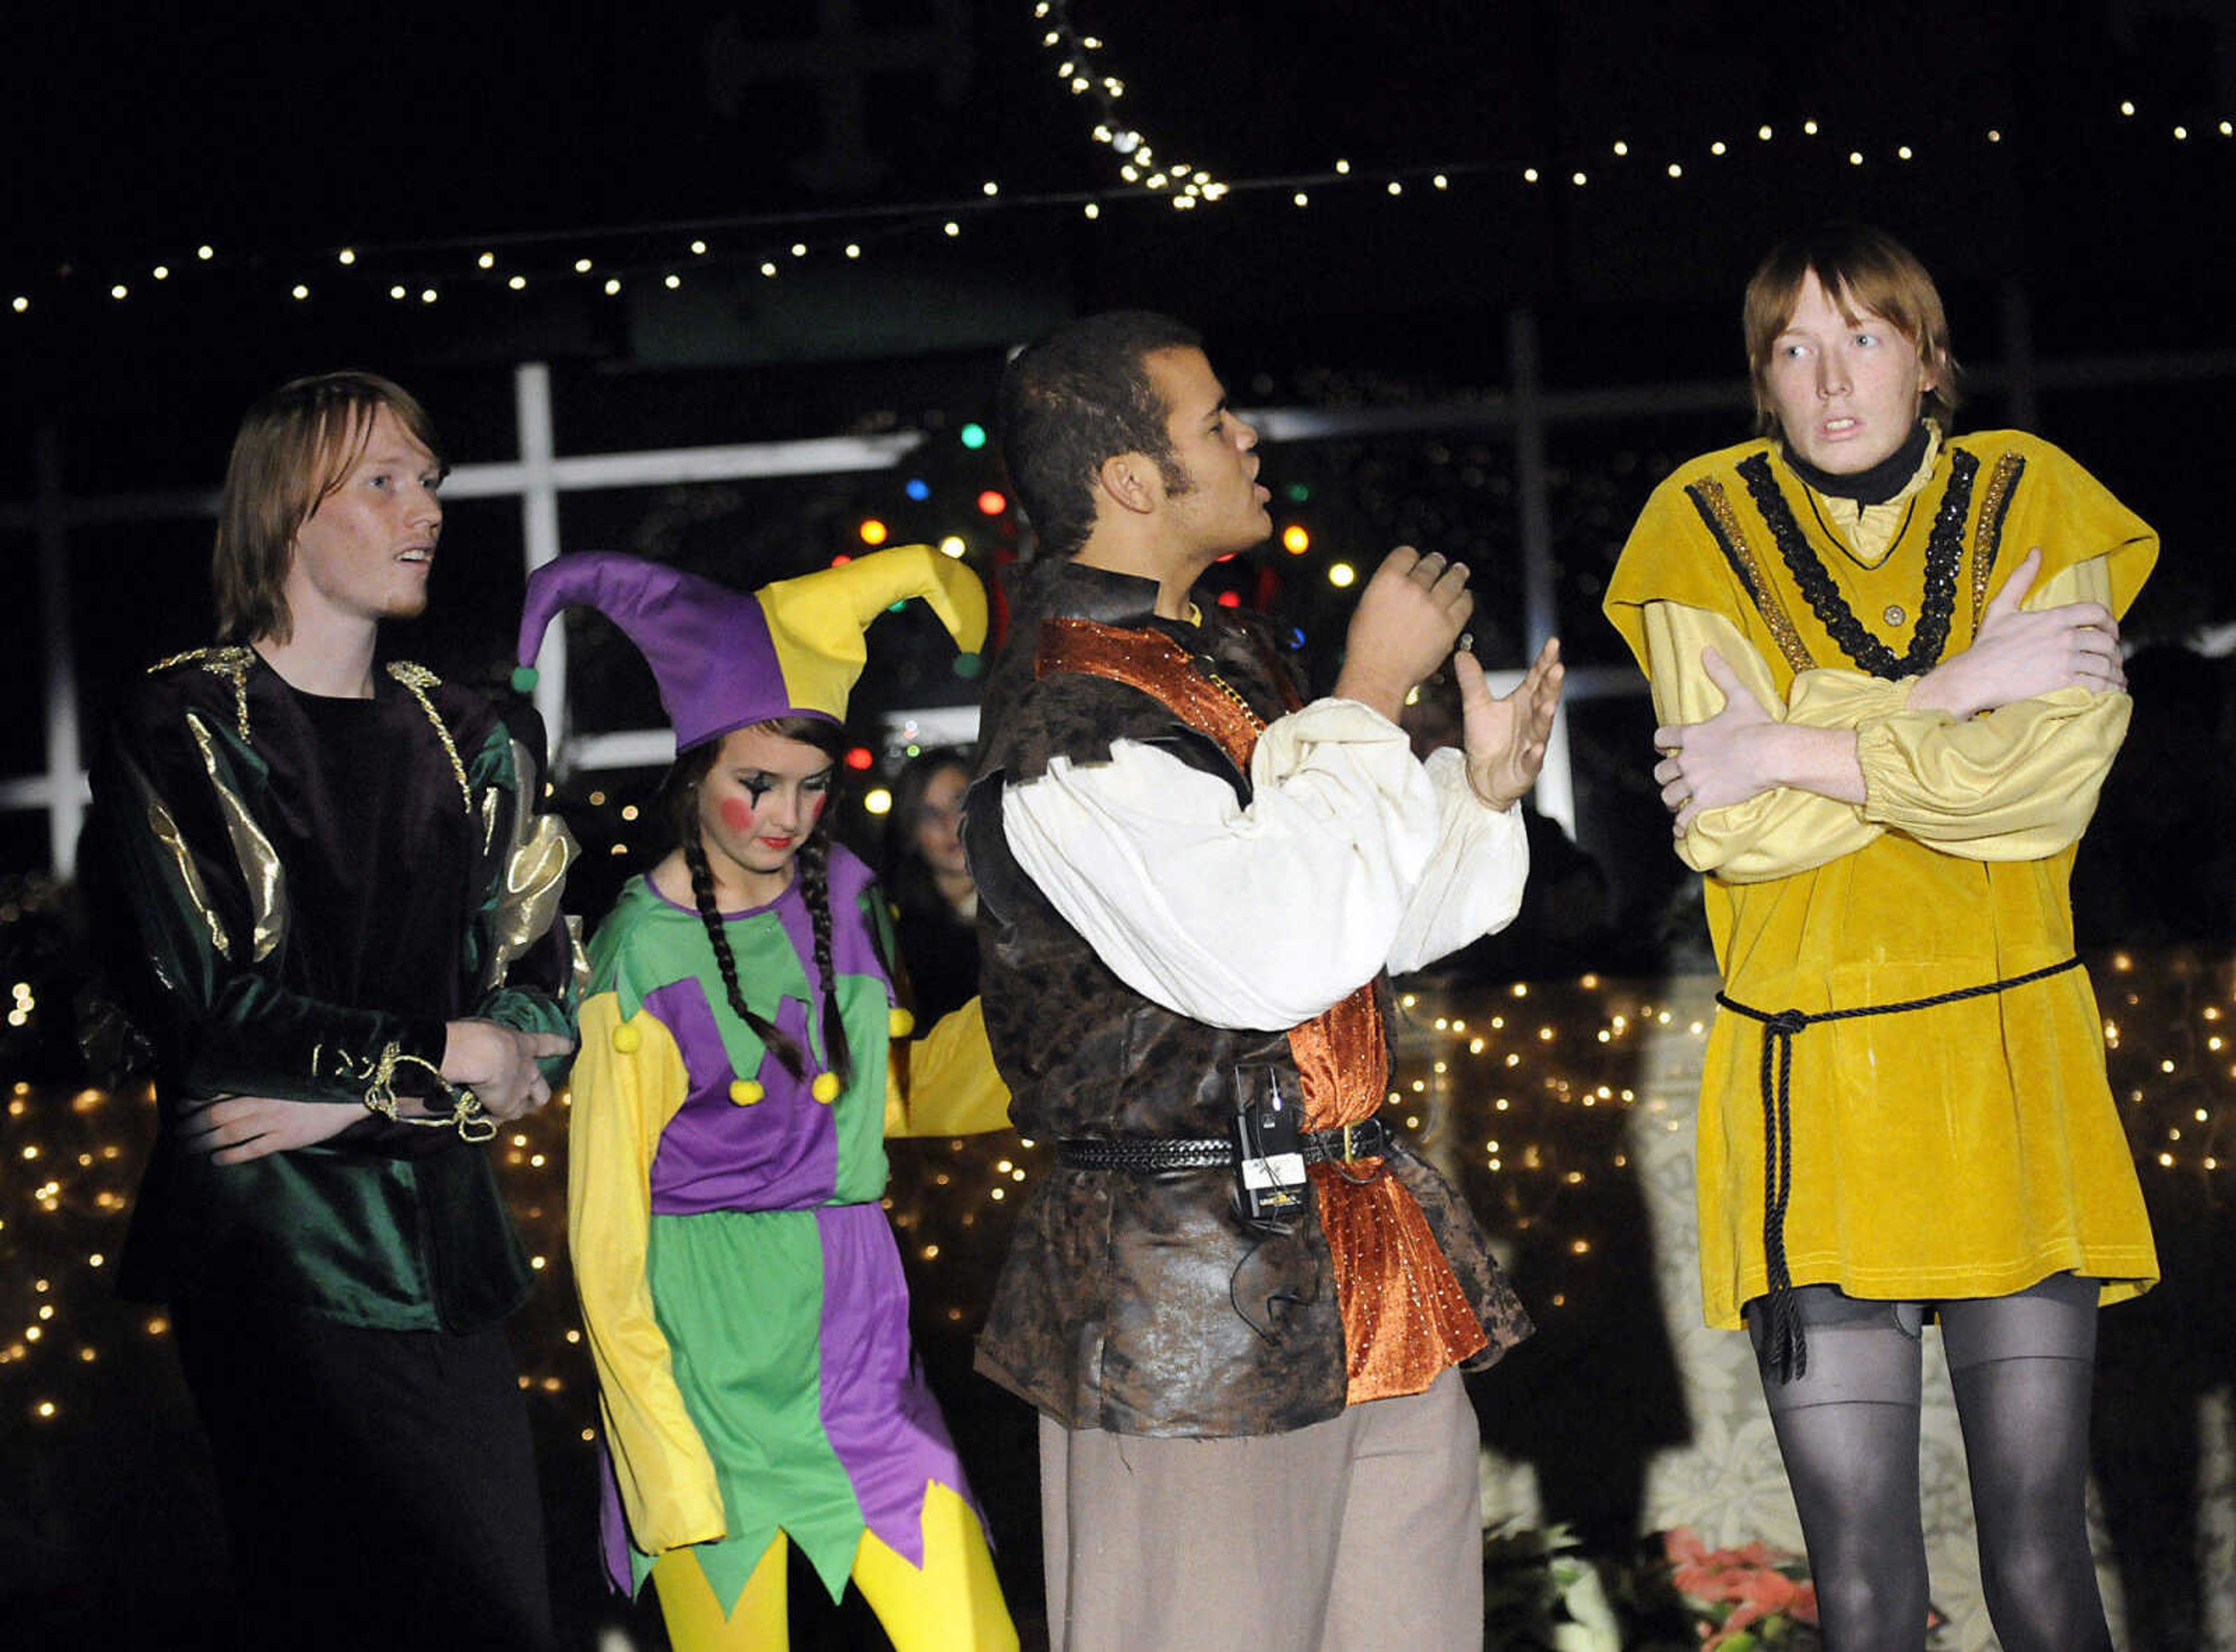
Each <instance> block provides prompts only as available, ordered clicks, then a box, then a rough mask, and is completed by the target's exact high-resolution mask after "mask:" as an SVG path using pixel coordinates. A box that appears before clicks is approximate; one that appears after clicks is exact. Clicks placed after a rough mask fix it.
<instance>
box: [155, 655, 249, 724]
mask: <svg viewBox="0 0 2236 1652" xmlns="http://www.w3.org/2000/svg"><path fill="white" fill-rule="evenodd" d="M255 662H256V650H255V649H254V648H250V647H249V646H248V644H247V643H246V642H232V643H227V644H226V645H225V646H223V647H221V648H188V649H187V651H186V652H185V653H184V654H174V655H171V656H170V658H168V660H158V661H155V664H153V665H151V666H149V667H148V675H149V676H151V677H152V676H154V675H156V674H157V673H158V672H162V671H170V670H173V669H174V668H177V667H180V666H182V665H198V666H200V667H201V668H202V669H203V670H205V671H207V672H209V673H210V674H211V675H214V676H220V677H227V678H230V679H231V680H232V682H233V722H234V724H235V726H236V727H238V728H239V729H240V737H241V739H242V740H247V738H248V668H249V667H250V666H252V665H253V664H254V663H255Z"/></svg>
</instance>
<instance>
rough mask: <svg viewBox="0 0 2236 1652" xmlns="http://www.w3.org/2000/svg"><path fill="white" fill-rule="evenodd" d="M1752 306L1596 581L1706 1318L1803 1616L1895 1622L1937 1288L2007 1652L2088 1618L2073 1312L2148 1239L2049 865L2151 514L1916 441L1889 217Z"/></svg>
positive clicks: (1927, 312) (1919, 1577) (1914, 386)
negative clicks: (1685, 1142)
mask: <svg viewBox="0 0 2236 1652" xmlns="http://www.w3.org/2000/svg"><path fill="white" fill-rule="evenodd" d="M1746 336H1747V346H1748V359H1749V365H1750V367H1751V369H1752V371H1753V381H1754V386H1755V392H1756V401H1757V405H1758V408H1759V411H1760V413H1761V417H1762V426H1763V429H1764V430H1765V431H1766V432H1767V434H1766V437H1765V438H1761V439H1758V440H1755V441H1753V442H1749V443H1746V444H1742V445H1740V446H1738V447H1734V448H1730V449H1726V450H1725V451H1721V452H1718V453H1712V454H1709V455H1707V456H1706V457H1702V458H1699V459H1696V460H1694V461H1693V462H1692V463H1690V464H1686V465H1684V466H1681V467H1680V469H1679V470H1678V471H1677V472H1676V473H1675V474H1674V475H1673V476H1672V477H1669V478H1668V480H1667V481H1666V482H1664V483H1663V484H1661V487H1660V488H1659V489H1658V490H1656V491H1655V493H1654V496H1653V497H1652V499H1651V500H1649V501H1648V503H1647V507H1646V510H1645V511H1644V512H1643V513H1642V514H1641V517H1640V519H1639V522H1638V524H1637V526H1636V528H1635V529H1634V530H1633V532H1632V535H1631V538H1630V541H1629V543H1628V545H1627V546H1626V547H1625V548H1624V550H1623V553H1622V556H1621V562H1620V563H1619V565H1618V566H1617V568H1616V569H1615V576H1614V579H1613V581H1612V582H1611V584H1610V587H1609V589H1608V599H1607V612H1608V618H1609V619H1610V620H1611V621H1613V622H1614V623H1615V627H1616V628H1617V629H1619V630H1620V631H1621V633H1622V635H1623V636H1624V639H1625V640H1626V641H1627V642H1628V643H1629V644H1630V646H1631V648H1632V649H1633V651H1634V653H1635V654H1636V655H1637V657H1638V660H1639V662H1640V663H1641V666H1643V667H1644V668H1645V669H1646V671H1647V675H1648V676H1649V677H1650V678H1651V679H1652V680H1653V688H1654V708H1655V711H1656V714H1657V715H1658V717H1659V719H1660V721H1661V722H1662V724H1663V725H1664V727H1661V729H1659V730H1658V731H1657V733H1656V736H1655V740H1656V744H1657V746H1658V747H1660V748H1661V753H1662V760H1661V763H1660V765H1659V766H1658V767H1657V768H1656V769H1655V771H1654V773H1655V778H1656V780H1658V781H1659V782H1661V786H1662V787H1663V792H1662V798H1663V801H1664V802H1665V803H1666V804H1667V806H1669V807H1670V809H1671V811H1672V813H1673V815H1674V824H1675V828H1676V834H1677V840H1678V852H1679V853H1680V856H1681V857H1682V858H1683V859H1685V861H1686V862H1687V865H1691V866H1693V868H1694V869H1696V870H1698V871H1700V872H1704V873H1706V874H1707V909H1708V919H1709V926H1710V930H1711V931H1712V934H1713V939H1714V942H1715V947H1716V955H1717V958H1718V961H1719V964H1720V966H1721V969H1722V971H1723V976H1724V991H1723V993H1722V994H1720V1003H1721V1004H1723V1005H1724V1007H1725V1010H1726V1011H1727V1013H1725V1014H1722V1015H1720V1016H1719V1017H1718V1018H1717V1023H1716V1026H1715V1029H1714V1030H1713V1034H1712V1036H1711V1038H1710V1042H1709V1048H1708V1052H1707V1070H1706V1074H1705V1076H1704V1079H1703V1083H1702V1092H1701V1099H1700V1167H1699V1168H1700V1259H1701V1274H1702V1287H1703V1295H1704V1299H1705V1305H1706V1308H1707V1317H1708V1320H1709V1323H1711V1324H1712V1325H1719V1326H1738V1325H1739V1324H1740V1323H1741V1322H1742V1320H1744V1322H1745V1323H1746V1325H1747V1326H1748V1327H1749V1329H1750V1330H1751V1331H1752V1332H1753V1334H1754V1338H1755V1342H1756V1347H1757V1350H1758V1353H1759V1357H1760V1360H1761V1364H1762V1368H1763V1375H1764V1387H1765V1392H1766V1395H1767V1397H1768V1399H1769V1401H1770V1406H1771V1411H1772V1420H1773V1422H1774V1424H1775V1425H1776V1427H1777V1432H1778V1436H1779V1447H1780V1451H1781V1452H1782V1453H1783V1455H1784V1457H1785V1459H1786V1469H1787V1473H1788V1476H1789V1478H1791V1480H1792V1483H1793V1486H1794V1493H1795V1498H1796V1501H1797V1504H1799V1510H1800V1513H1801V1517H1802V1525H1803V1530H1804V1533H1805V1537H1806V1538H1807V1541H1808V1546H1809V1551H1810V1558H1811V1563H1812V1570H1813V1571H1814V1572H1815V1575H1816V1578H1817V1583H1818V1601H1819V1605H1820V1609H1821V1611H1822V1613H1823V1618H1824V1622H1825V1629H1826V1633H1827V1638H1828V1642H1829V1644H1831V1645H1832V1646H1834V1647H1838V1648H1842V1649H1850V1648H1874V1649H1876V1648H1879V1647H1887V1648H1897V1647H1908V1648H1916V1647H1918V1646H1919V1645H1921V1644H1922V1641H1923V1636H1924V1623H1925V1616H1926V1608H1925V1601H1926V1572H1925V1553H1924V1536H1923V1529H1922V1522H1921V1520H1920V1517H1919V1513H1918V1490H1917V1487H1918V1482H1917V1440H1918V1404H1919V1398H1918V1397H1919V1382H1920V1379H1919V1365H1918V1345H1917V1332H1918V1328H1919V1326H1920V1325H1921V1324H1922V1322H1923V1320H1924V1317H1925V1316H1926V1315H1927V1314H1929V1313H1937V1314H1938V1316H1939V1318H1940V1320H1941V1322H1942V1326H1943V1339H1944V1344H1945V1346H1946V1349H1947V1352H1948V1354H1949V1358H1950V1370H1951V1375H1952V1379H1953V1381H1954V1385H1955V1388H1956V1393H1957V1405H1958V1410H1959V1414H1960V1417H1961V1419H1962V1421H1963V1427H1964V1434H1965V1443H1966V1450H1967V1456H1968V1458H1969V1460H1970V1470H1971V1475H1972V1481H1973V1498H1974V1504H1975V1507H1976V1512H1977V1514H1978V1517H1979V1526H1980V1534H1981V1559H1982V1568H1983V1580H1984V1583H1985V1586H1986V1594H1987V1598H1988V1602H1989V1612H1990V1615H1991V1616H1992V1617H1993V1619H1994V1621H1995V1624H1996V1632H1997V1634H1998V1635H1999V1636H2000V1637H2001V1639H2002V1641H2003V1646H2004V1647H2005V1649H2007V1652H2020V1649H2042V1652H2051V1649H2069V1648H2095V1647H2103V1648H2108V1647H2109V1646H2110V1644H2111V1642H2110V1639H2109V1636H2108V1633H2107V1631H2106V1630H2105V1629H2104V1626H2103V1625H2104V1619H2103V1609H2102V1605H2101V1602H2100V1601H2099V1600H2098V1598H2097V1595H2096V1587H2095V1571H2094V1568H2093V1565H2092V1564H2091V1562H2090V1558H2089V1550H2088V1539H2087V1533H2086V1530H2085V1526H2084V1523H2083V1519H2082V1488H2083V1484H2084V1479H2085V1473H2086V1456H2087V1442H2088V1395H2089V1388H2090V1382H2091V1375H2092V1370H2093V1362H2094V1358H2095V1310H2096V1307H2097V1305H2098V1303H2099V1302H2100V1300H2101V1301H2113V1300H2119V1299H2121V1298H2123V1297H2127V1296H2132V1295H2134V1294H2137V1293H2140V1292H2141V1291H2143V1290H2145V1289H2147V1288H2148V1287H2149V1286H2150V1284H2151V1283H2152V1282H2153V1281H2154V1280H2155V1278H2156V1277H2157V1272H2158V1268H2157V1261H2156V1257H2155V1254H2154V1250H2153V1247H2152V1243H2151V1236H2150V1229H2149V1225H2148V1222H2147V1219H2146V1217H2145V1215H2144V1212H2143V1206H2142V1199H2141V1192H2140V1189H2139V1188H2138V1186H2137V1183H2136V1179H2135V1175H2134V1165H2133V1161H2132V1159H2131V1158H2130V1156H2129V1154H2128V1149H2127V1143H2126V1141H2125V1139H2124V1137H2123V1135H2122V1134H2121V1127H2120V1122H2119V1119H2118V1117H2117V1115H2116V1112H2115V1110H2114V1106H2113V1103H2112V1100H2111V1096H2110V1094H2109V1092H2108V1089H2107V1086H2106V1083H2105V1076H2104V1059H2103V1042H2102V1036H2101V1027H2100V1025H2099V1022H2098V1017H2097V1010H2096V1007H2095V998H2094V997H2093V995H2092V993H2091V991H2090V989H2089V985H2088V979H2087V977H2086V975H2085V974H2084V972H2083V971H2081V969H2080V968H2079V967H2078V965H2077V963H2076V961H2075V958H2074V950H2073V923H2072V911H2071V905H2070V901H2069V898H2068V880H2069V879H2070V876H2071V872H2072V867H2073V859H2074V852H2075V846H2076V845H2077V843H2078V841H2079V839H2080V836H2081V831H2082V830H2083V828H2084V827H2085V826H2086V825H2087V824H2088V818H2089V816H2090V814H2091V813H2093V811H2094V809H2095V801H2096V795H2097V792H2098V789H2099V787H2101V784H2102V782H2103V779H2104V775H2105V773H2106V772H2107V771H2108V768H2109V767H2110V766H2111V761H2112V758H2113V754H2114V752H2115V751H2116V750H2117V749H2118V747H2119V743H2120V740H2121V737H2122V736H2123V735H2124V734H2125V733H2126V729H2127V714H2128V701H2127V696H2126V694H2125V692H2124V690H2125V680H2124V677H2123V676H2122V675H2121V669H2120V655H2119V646H2118V632H2117V624H2116V616H2117V615H2120V614H2121V613H2123V612H2124V611H2125V610H2126V608H2127V604H2128V603H2129V602H2131V601H2132V600H2133V598H2134V595H2135V593H2136V591H2137V590H2138V589H2139V588H2140V587H2141V584H2142V582H2143V580H2144V578H2145V576H2147V574H2148V573H2149V571H2150V569H2151V565H2152V563H2153V562H2154V559H2155V556H2156V552H2157V536H2155V535H2154V533H2153V532H2152V531H2151V530H2150V529H2149V528H2148V527H2147V526H2146V525H2145V524H2144V523H2142V522H2141V521H2140V520H2138V519H2137V518H2136V517H2134V515H2133V514H2132V513H2131V512H2129V511H2128V510H2127V509H2126V508H2125V507H2123V506H2122V505H2121V504H2120V503H2119V502H2118V501H2116V500H2115V499H2114V498H2113V497H2112V496H2111V495H2110V494H2109V493H2108V492H2107V491H2106V490H2104V488H2103V487H2102V486H2101V484H2098V483H2097V482H2096V481H2095V479H2094V478H2092V477H2089V476H2088V474H2087V473H2086V472H2085V471H2082V470H2081V468H2080V467H2079V466H2078V465H2077V464H2075V463H2074V462H2073V461H2072V460H2071V459H2069V458H2068V457H2066V456H2065V455H2064V454H2063V453H2062V452H2060V451H2058V450H2057V449H2055V448H2054V447H2052V446H2050V445H2049V444H2048V443H2046V442H2042V441H2040V440H2038V439H2036V438H2033V437H2031V436H2027V435H2023V434H2021V433H2019V432H2016V431H1991V432H1984V433H1980V434H1975V435H1966V436H1963V437H1951V436H1950V435H1949V434H1948V433H1947V431H1948V427H1949V420H1950V413H1951V412H1952V411H1953V410H1954V406H1955V403H1956V395H1955V385H1954V380H1955V364H1954V362H1953V360H1952V359H1951V358H1950V352H1949V343H1948V328H1947V323H1946V320H1945V319H1944V316H1943V310H1942V307H1941V303H1940V299H1939V297H1938V295H1937V293H1936V292H1935V290H1934V287H1933V285H1932V281H1931V280H1930V277H1929V276H1928V275H1927V274H1926V273H1925V271H1924V269H1923V267H1920V266H1919V265H1918V263H1917V260H1915V259H1914V258H1913V257H1912V256H1911V255H1910V253H1908V252H1907V251H1905V250H1904V249H1903V248H1902V247H1899V246H1897V244H1896V243H1894V242H1893V241H1891V240H1889V239H1888V238H1887V237H1885V236H1884V235H1882V234H1878V233H1877V232H1875V231H1871V230H1866V229H1861V228H1858V227H1839V228H1835V229H1832V230H1827V231H1824V232H1820V233H1819V234H1816V235H1813V236H1812V237H1809V238H1806V239H1805V240H1799V241H1795V242H1792V243H1789V244H1787V245H1786V246H1785V247H1780V248H1779V249H1778V250H1777V251H1776V252H1774V253H1772V254H1771V256H1770V258H1769V259H1768V260H1766V261H1765V263H1764V264H1763V266H1762V267H1761V268H1760V269H1759V270H1758V271H1757V273H1756V274H1755V277H1754V279H1753V282H1752V283H1751V284H1750V286H1749V287H1748V291H1747V296H1746Z"/></svg>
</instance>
